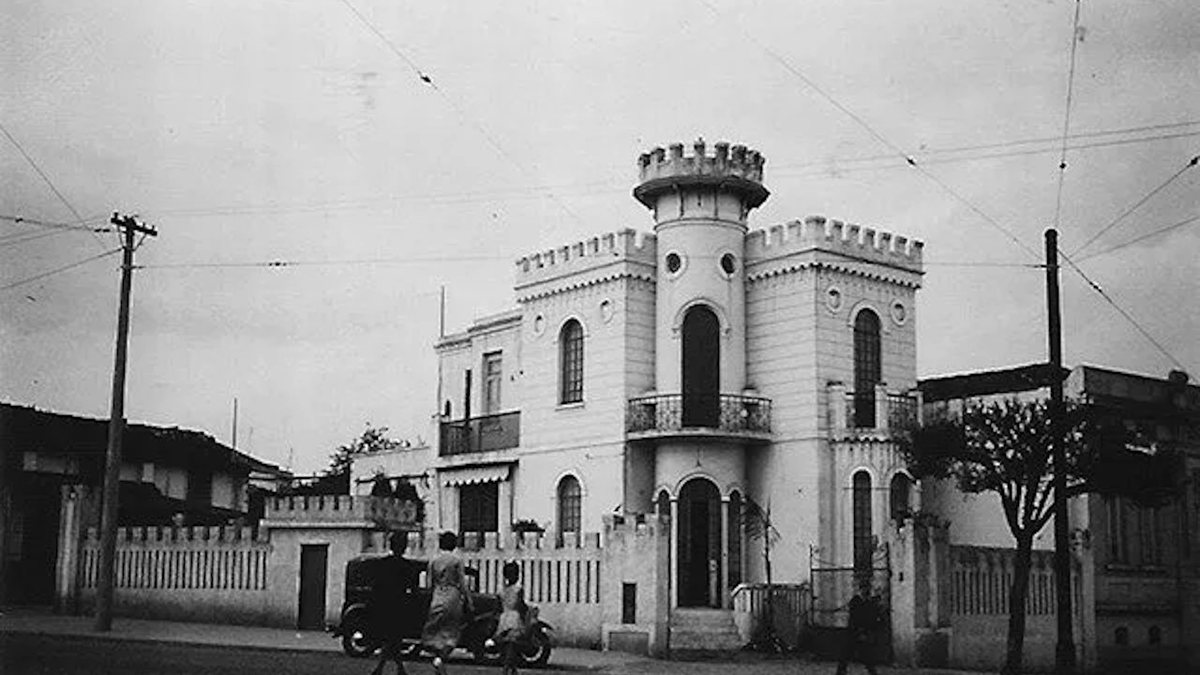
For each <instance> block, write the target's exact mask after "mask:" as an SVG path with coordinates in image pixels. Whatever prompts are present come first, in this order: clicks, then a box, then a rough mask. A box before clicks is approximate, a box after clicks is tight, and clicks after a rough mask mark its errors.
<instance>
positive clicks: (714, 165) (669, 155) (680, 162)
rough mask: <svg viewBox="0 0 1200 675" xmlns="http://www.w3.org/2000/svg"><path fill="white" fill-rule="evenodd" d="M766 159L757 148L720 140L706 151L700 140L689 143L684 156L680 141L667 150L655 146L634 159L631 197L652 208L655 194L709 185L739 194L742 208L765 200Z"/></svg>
mask: <svg viewBox="0 0 1200 675" xmlns="http://www.w3.org/2000/svg"><path fill="white" fill-rule="evenodd" d="M765 162H766V160H765V159H764V158H763V156H762V155H761V154H759V152H758V151H757V150H751V149H749V148H747V147H746V146H744V145H733V146H730V144H729V143H727V142H725V141H720V142H718V143H715V144H714V145H713V154H711V155H710V154H708V152H707V150H706V146H705V143H704V140H703V139H698V140H697V141H696V142H695V143H693V144H692V154H691V155H684V152H683V144H682V143H672V144H671V145H670V146H669V148H668V149H666V150H664V149H663V148H655V149H653V150H651V151H650V152H647V153H643V154H642V155H641V156H640V157H639V158H638V179H639V183H640V184H639V185H638V186H637V187H636V188H634V191H633V196H634V197H635V198H636V199H637V200H638V201H639V202H641V203H642V204H644V205H645V206H647V207H649V208H653V207H654V205H655V200H656V199H657V196H658V195H659V194H660V193H662V192H664V191H667V190H674V189H677V188H678V187H680V186H688V185H711V186H717V187H721V188H725V189H729V190H731V191H734V192H738V193H740V195H741V196H742V198H743V200H744V202H745V205H746V207H748V208H754V207H757V206H759V205H761V204H762V203H763V202H764V201H766V199H767V197H768V196H769V195H770V193H769V192H768V191H767V189H766V188H765V187H763V186H762V179H763V164H764V163H765Z"/></svg>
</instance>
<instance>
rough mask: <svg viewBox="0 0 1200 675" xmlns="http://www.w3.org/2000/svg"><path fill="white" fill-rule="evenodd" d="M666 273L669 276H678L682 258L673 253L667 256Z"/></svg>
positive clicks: (681, 268) (681, 267)
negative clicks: (669, 274)
mask: <svg viewBox="0 0 1200 675" xmlns="http://www.w3.org/2000/svg"><path fill="white" fill-rule="evenodd" d="M666 262H667V272H670V273H671V274H679V273H680V272H681V271H682V270H683V256H681V255H679V254H678V253H676V252H675V251H671V252H670V253H668V254H667V260H666Z"/></svg>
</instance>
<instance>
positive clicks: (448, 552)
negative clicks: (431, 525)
mask: <svg viewBox="0 0 1200 675" xmlns="http://www.w3.org/2000/svg"><path fill="white" fill-rule="evenodd" d="M457 547H458V535H456V534H454V533H453V532H443V533H442V534H441V536H440V537H438V548H440V549H441V552H440V553H438V555H437V557H435V558H434V559H433V560H431V561H429V580H430V582H431V583H432V584H433V597H432V598H431V599H430V601H429V617H428V618H427V619H426V620H425V628H424V630H422V631H421V641H422V642H423V643H424V644H425V648H426V649H428V650H429V651H431V652H433V654H434V656H433V667H434V668H436V669H437V672H438V675H446V658H447V657H448V656H450V652H451V651H453V650H454V648H455V647H457V646H458V641H459V639H460V638H461V637H462V629H463V624H464V622H465V621H466V619H467V618H468V617H470V616H472V615H473V614H474V602H473V601H472V599H471V590H470V589H469V588H467V579H466V574H465V570H464V565H463V560H462V558H461V557H459V555H458V554H457V553H455V552H454V549H455V548H457Z"/></svg>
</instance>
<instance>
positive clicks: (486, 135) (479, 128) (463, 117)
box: [341, 0, 586, 225]
mask: <svg viewBox="0 0 1200 675" xmlns="http://www.w3.org/2000/svg"><path fill="white" fill-rule="evenodd" d="M341 3H342V4H343V5H345V6H346V8H347V9H349V10H350V12H351V13H353V14H354V16H355V17H356V18H357V19H358V21H359V22H360V23H362V25H363V26H365V27H366V28H367V30H369V31H371V32H372V33H374V34H375V37H377V38H379V40H380V41H381V42H383V44H384V45H386V46H387V48H388V50H390V51H391V52H392V53H393V54H395V55H396V56H397V57H399V58H400V60H401V61H403V62H404V64H405V65H406V66H408V68H409V69H410V70H412V71H413V74H415V75H416V76H417V78H418V79H419V80H420V81H421V82H422V83H424V84H425V85H426V86H428V87H429V88H430V89H432V90H433V91H435V92H437V94H438V95H439V96H441V97H442V100H443V101H444V102H445V103H446V105H448V106H450V108H451V109H452V110H454V112H455V114H457V115H458V118H459V120H460V121H461V122H463V123H464V124H466V125H467V126H470V127H472V128H474V129H475V131H476V132H478V133H479V135H480V136H482V137H483V139H484V140H485V141H487V143H488V145H490V146H492V149H493V150H495V151H496V153H497V154H498V155H500V156H501V157H502V158H504V160H505V161H507V162H508V163H509V164H512V165H513V166H514V167H515V168H516V169H517V170H518V171H520V172H521V173H522V174H523V175H525V176H526V177H529V175H530V174H529V171H528V170H527V169H526V168H525V166H524V165H522V164H521V163H520V162H518V161H517V160H516V158H514V157H513V156H512V155H511V154H509V152H508V151H507V150H505V149H504V146H502V145H500V142H499V141H498V140H496V138H495V137H494V136H493V135H492V134H491V133H490V132H489V131H488V130H487V128H486V127H484V126H483V124H482V123H480V122H479V121H478V120H477V119H475V118H473V117H471V116H469V115H467V112H466V110H465V109H464V108H463V107H462V106H460V105H459V104H458V102H457V101H455V100H454V99H453V98H451V96H450V95H449V94H447V93H446V92H445V91H444V90H443V89H442V88H441V87H440V86H438V84H437V83H436V82H434V80H433V77H432V76H431V75H430V74H429V73H428V72H427V71H425V70H423V69H422V68H421V67H420V66H418V65H417V63H416V62H415V61H414V60H413V59H412V58H410V57H409V56H408V55H406V54H405V53H404V52H403V51H402V50H401V49H400V48H399V47H397V46H396V44H395V43H394V42H392V40H390V39H389V38H388V37H387V36H386V35H384V34H383V31H381V30H379V29H378V28H376V27H375V25H374V24H372V23H371V21H370V20H369V19H367V17H366V16H365V15H363V13H362V12H360V11H359V10H358V8H357V7H355V6H354V5H353V4H352V3H351V2H350V0H341ZM546 196H547V197H549V198H550V199H551V200H552V201H553V202H554V203H555V204H557V205H558V207H559V208H560V209H562V211H563V212H564V213H566V214H567V215H568V216H570V217H571V219H573V220H575V221H576V222H578V223H579V224H580V225H585V224H586V223H584V221H583V219H582V218H580V217H579V215H578V214H576V213H575V212H574V211H573V210H571V208H570V207H568V206H567V205H566V204H565V203H564V202H563V201H562V200H561V199H559V198H558V196H557V195H555V194H554V193H552V192H547V193H546Z"/></svg>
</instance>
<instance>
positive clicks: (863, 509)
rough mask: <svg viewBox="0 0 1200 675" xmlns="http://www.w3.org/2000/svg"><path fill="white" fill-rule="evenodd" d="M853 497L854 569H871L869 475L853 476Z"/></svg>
mask: <svg viewBox="0 0 1200 675" xmlns="http://www.w3.org/2000/svg"><path fill="white" fill-rule="evenodd" d="M852 495H853V513H852V518H853V521H852V522H853V528H854V569H856V570H860V571H863V570H869V569H871V558H872V554H873V553H874V551H875V542H874V539H873V538H872V537H871V474H869V473H867V472H866V471H858V472H857V473H855V474H854V485H853V489H852Z"/></svg>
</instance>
